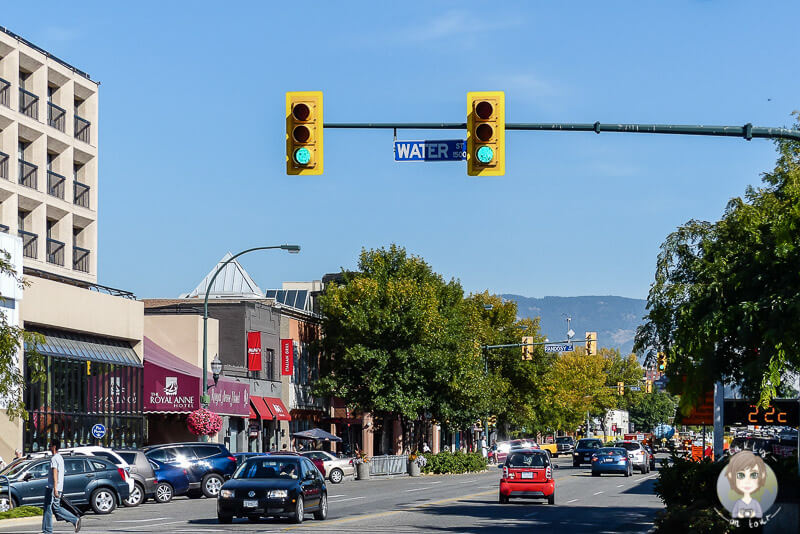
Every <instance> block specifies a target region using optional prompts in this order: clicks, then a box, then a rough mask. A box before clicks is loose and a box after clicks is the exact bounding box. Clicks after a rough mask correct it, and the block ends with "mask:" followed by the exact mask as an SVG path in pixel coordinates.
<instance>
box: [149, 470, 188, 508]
mask: <svg viewBox="0 0 800 534" xmlns="http://www.w3.org/2000/svg"><path fill="white" fill-rule="evenodd" d="M148 463H149V464H150V466H151V469H152V470H153V473H154V476H155V479H156V484H155V485H156V488H155V496H154V498H155V500H156V502H158V503H161V504H163V503H168V502H170V501H171V500H172V498H173V497H175V496H177V495H186V494H187V493H188V492H189V471H188V470H187V469H186V468H185V467H178V466H175V465H169V464H165V463H162V462H159V461H158V460H148Z"/></svg>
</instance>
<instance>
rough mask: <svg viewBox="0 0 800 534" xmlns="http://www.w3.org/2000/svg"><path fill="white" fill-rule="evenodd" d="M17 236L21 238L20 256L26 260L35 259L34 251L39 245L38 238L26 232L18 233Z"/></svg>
mask: <svg viewBox="0 0 800 534" xmlns="http://www.w3.org/2000/svg"><path fill="white" fill-rule="evenodd" d="M19 236H20V237H21V238H22V255H23V256H24V257H26V258H33V259H34V260H35V259H36V256H37V254H36V249H37V246H38V244H39V236H38V235H36V234H34V233H33V232H26V231H25V230H20V231H19Z"/></svg>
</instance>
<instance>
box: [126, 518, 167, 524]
mask: <svg viewBox="0 0 800 534" xmlns="http://www.w3.org/2000/svg"><path fill="white" fill-rule="evenodd" d="M165 519H169V517H154V518H152V519H124V520H118V521H114V523H143V522H145V521H163V520H165Z"/></svg>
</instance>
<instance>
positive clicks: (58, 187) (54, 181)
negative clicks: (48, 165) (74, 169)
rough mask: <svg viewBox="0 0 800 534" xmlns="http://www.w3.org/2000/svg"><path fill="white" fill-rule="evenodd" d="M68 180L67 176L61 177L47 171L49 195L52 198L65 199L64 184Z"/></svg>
mask: <svg viewBox="0 0 800 534" xmlns="http://www.w3.org/2000/svg"><path fill="white" fill-rule="evenodd" d="M66 180H67V178H66V177H65V176H61V175H60V174H58V173H57V172H53V171H47V194H48V195H50V196H52V197H58V198H60V199H62V200H63V199H64V182H65V181H66Z"/></svg>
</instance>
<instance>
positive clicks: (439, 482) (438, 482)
mask: <svg viewBox="0 0 800 534" xmlns="http://www.w3.org/2000/svg"><path fill="white" fill-rule="evenodd" d="M441 483H442V481H441V480H439V481H437V482H431V484H441Z"/></svg>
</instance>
